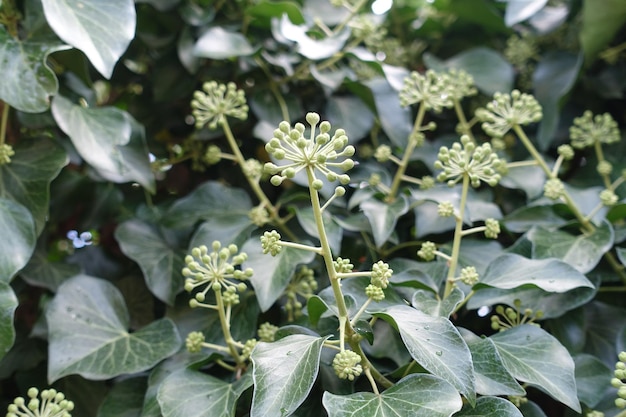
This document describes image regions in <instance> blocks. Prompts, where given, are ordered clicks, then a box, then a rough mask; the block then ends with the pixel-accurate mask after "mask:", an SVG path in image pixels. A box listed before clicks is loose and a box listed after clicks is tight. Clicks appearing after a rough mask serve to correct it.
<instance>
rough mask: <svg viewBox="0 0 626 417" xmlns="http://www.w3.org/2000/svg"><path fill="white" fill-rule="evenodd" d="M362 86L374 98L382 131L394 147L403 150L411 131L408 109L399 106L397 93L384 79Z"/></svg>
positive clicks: (377, 79) (370, 81)
mask: <svg viewBox="0 0 626 417" xmlns="http://www.w3.org/2000/svg"><path fill="white" fill-rule="evenodd" d="M364 84H365V86H366V87H368V88H369V90H370V91H371V93H372V95H373V97H374V102H375V104H376V112H377V114H378V120H379V122H380V125H381V127H382V128H383V131H384V132H385V133H386V134H387V136H388V137H389V139H390V140H391V142H392V143H393V144H394V145H396V146H398V147H401V148H403V149H404V148H405V147H406V144H407V140H408V137H409V135H410V134H411V130H412V129H413V120H412V116H411V111H410V109H409V108H404V107H401V106H400V98H399V97H398V92H397V91H396V90H394V89H393V88H392V87H391V85H390V84H389V83H388V82H387V81H386V80H385V79H384V78H373V79H371V80H369V81H367V82H365V83H364Z"/></svg>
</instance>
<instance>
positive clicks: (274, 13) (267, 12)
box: [246, 0, 304, 25]
mask: <svg viewBox="0 0 626 417" xmlns="http://www.w3.org/2000/svg"><path fill="white" fill-rule="evenodd" d="M246 14H247V15H248V16H250V17H252V18H255V19H268V20H269V19H270V18H272V17H282V15H283V14H286V15H287V16H288V17H289V20H290V21H291V23H293V24H295V25H301V24H303V23H304V17H303V16H302V11H301V10H300V6H299V5H298V3H296V2H292V1H268V0H261V1H260V2H258V3H257V4H254V5H251V6H249V7H247V8H246Z"/></svg>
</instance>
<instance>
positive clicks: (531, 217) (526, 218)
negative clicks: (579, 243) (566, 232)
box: [502, 205, 567, 233]
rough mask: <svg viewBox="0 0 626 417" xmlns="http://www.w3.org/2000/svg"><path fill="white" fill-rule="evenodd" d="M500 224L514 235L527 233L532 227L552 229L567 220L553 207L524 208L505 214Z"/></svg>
mask: <svg viewBox="0 0 626 417" xmlns="http://www.w3.org/2000/svg"><path fill="white" fill-rule="evenodd" d="M502 223H503V224H504V225H505V226H506V228H507V229H508V230H510V231H511V232H515V233H523V232H527V231H529V230H530V229H532V228H533V227H538V228H541V229H544V230H546V229H548V228H549V229H552V230H554V229H555V228H558V227H561V226H564V225H565V224H566V223H567V220H565V219H564V218H562V217H560V216H559V215H557V214H556V212H555V211H554V206H552V205H549V206H526V207H520V208H519V209H517V210H514V211H513V212H511V213H509V214H507V215H506V216H505V217H504V219H502Z"/></svg>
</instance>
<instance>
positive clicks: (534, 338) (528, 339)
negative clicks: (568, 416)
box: [489, 324, 581, 413]
mask: <svg viewBox="0 0 626 417" xmlns="http://www.w3.org/2000/svg"><path fill="white" fill-rule="evenodd" d="M489 338H490V339H491V340H492V341H493V343H494V344H495V345H496V348H497V349H498V353H500V357H501V358H502V363H503V364H504V367H505V368H506V369H507V371H509V373H510V374H511V375H513V377H515V378H516V379H518V380H520V381H522V382H526V383H528V384H530V385H533V386H536V387H538V388H539V389H541V390H542V391H544V392H546V393H547V394H549V395H550V396H552V397H553V398H554V399H556V400H558V401H560V402H562V403H563V404H565V405H567V406H568V407H570V408H571V409H572V410H574V411H577V412H579V413H580V412H581V408H580V403H579V402H578V396H577V392H576V381H575V379H574V361H573V360H572V358H571V356H570V354H569V352H568V351H567V349H565V348H564V347H563V345H561V344H560V343H559V341H558V340H557V339H555V338H554V337H553V336H551V335H550V334H549V333H547V332H546V331H545V330H543V329H541V328H539V327H537V326H533V325H529V324H524V325H521V326H517V327H514V328H513V329H510V330H507V331H504V332H500V333H496V334H494V335H492V336H490V337H489Z"/></svg>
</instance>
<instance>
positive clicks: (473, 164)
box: [435, 135, 503, 187]
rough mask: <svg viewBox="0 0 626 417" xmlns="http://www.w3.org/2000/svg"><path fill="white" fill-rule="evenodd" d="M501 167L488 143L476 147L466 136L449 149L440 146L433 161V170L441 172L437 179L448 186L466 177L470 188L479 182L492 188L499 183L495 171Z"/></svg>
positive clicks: (501, 163)
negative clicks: (445, 182) (435, 159)
mask: <svg viewBox="0 0 626 417" xmlns="http://www.w3.org/2000/svg"><path fill="white" fill-rule="evenodd" d="M502 165H503V162H502V161H501V160H500V159H499V158H498V155H497V154H496V153H495V152H494V151H493V150H492V149H491V145H490V144H489V143H483V144H482V145H481V146H476V145H475V144H474V142H472V140H471V139H470V138H469V137H468V136H466V135H463V136H462V137H461V143H459V142H456V143H454V144H453V145H452V147H451V148H447V147H445V146H442V147H441V148H440V149H439V155H438V156H437V161H435V168H436V169H441V170H443V171H442V172H441V173H440V174H439V175H438V176H437V179H438V180H439V181H447V182H448V185H449V186H453V185H454V184H456V183H457V182H458V181H459V180H460V179H462V178H463V176H465V175H467V176H469V179H470V183H471V185H472V187H478V186H479V185H480V182H481V181H484V182H486V183H487V184H489V185H490V186H492V187H493V186H495V185H496V184H497V183H498V182H499V181H500V174H498V172H497V170H498V169H499V168H500V167H501V166H502Z"/></svg>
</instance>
